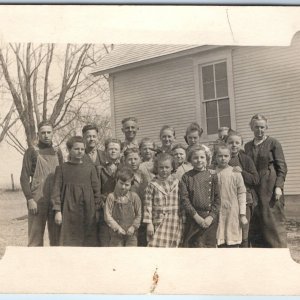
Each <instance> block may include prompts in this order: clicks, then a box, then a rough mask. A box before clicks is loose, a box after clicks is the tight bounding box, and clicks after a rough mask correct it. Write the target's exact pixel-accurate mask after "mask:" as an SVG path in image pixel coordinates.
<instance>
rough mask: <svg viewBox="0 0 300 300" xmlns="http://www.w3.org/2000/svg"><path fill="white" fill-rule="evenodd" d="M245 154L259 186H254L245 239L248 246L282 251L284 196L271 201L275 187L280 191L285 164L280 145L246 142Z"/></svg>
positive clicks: (284, 242)
mask: <svg viewBox="0 0 300 300" xmlns="http://www.w3.org/2000/svg"><path fill="white" fill-rule="evenodd" d="M245 152H246V154H247V155H249V156H250V157H251V158H252V159H253V161H254V163H255V166H256V169H257V172H258V174H259V177H260V183H259V185H258V186H257V187H256V192H257V195H258V205H257V206H256V207H255V209H254V212H253V217H252V220H251V223H250V229H249V239H250V242H251V244H252V247H265V248H285V247H287V233H286V229H285V214H284V195H282V196H281V197H280V200H278V201H276V199H275V188H276V187H279V188H281V189H282V190H283V187H284V181H285V177H286V174H287V165H286V162H285V158H284V154H283V151H282V147H281V144H280V143H279V142H278V141H277V140H276V139H274V138H272V137H267V138H266V139H265V140H264V141H263V142H262V143H261V144H259V145H255V144H254V141H250V142H248V143H247V144H246V145H245Z"/></svg>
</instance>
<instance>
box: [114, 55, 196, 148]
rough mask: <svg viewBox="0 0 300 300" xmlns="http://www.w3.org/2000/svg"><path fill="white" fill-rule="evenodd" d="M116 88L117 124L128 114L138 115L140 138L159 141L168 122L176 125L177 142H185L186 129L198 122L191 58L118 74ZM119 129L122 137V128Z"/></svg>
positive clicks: (119, 135)
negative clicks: (160, 133)
mask: <svg viewBox="0 0 300 300" xmlns="http://www.w3.org/2000/svg"><path fill="white" fill-rule="evenodd" d="M114 87H115V93H114V97H115V102H116V103H117V104H116V107H115V113H116V123H117V124H121V120H122V119H123V118H124V117H126V116H136V117H137V118H138V119H139V126H140V131H139V132H138V138H139V139H141V138H143V137H146V136H148V137H150V138H152V139H154V140H155V141H156V142H157V143H158V144H160V143H159V130H160V128H161V126H163V125H165V124H169V125H171V126H173V127H174V128H175V131H176V137H177V141H178V142H184V140H183V136H184V133H185V132H184V131H185V128H186V127H187V126H188V125H189V123H190V122H192V121H196V113H195V110H194V109H193V108H194V106H195V91H194V78H193V65H192V60H191V59H186V58H182V59H178V60H176V61H173V62H164V63H159V64H154V65H151V66H148V67H141V68H136V69H132V70H129V71H126V72H120V73H116V74H115V85H114ZM149 124H151V125H149ZM116 132H117V137H118V138H121V139H123V134H122V132H121V128H120V127H119V128H117V131H116Z"/></svg>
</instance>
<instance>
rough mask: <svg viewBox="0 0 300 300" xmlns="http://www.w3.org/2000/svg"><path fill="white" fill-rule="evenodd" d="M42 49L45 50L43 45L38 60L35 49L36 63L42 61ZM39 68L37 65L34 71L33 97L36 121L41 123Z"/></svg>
mask: <svg viewBox="0 0 300 300" xmlns="http://www.w3.org/2000/svg"><path fill="white" fill-rule="evenodd" d="M42 50H43V47H40V51H39V57H38V60H37V59H36V52H35V51H34V60H35V64H36V65H37V64H38V65H39V64H40V62H41V56H42ZM38 70H39V69H38V67H35V68H34V71H33V82H32V97H33V106H34V112H35V118H36V122H37V123H38V124H39V123H40V122H41V118H40V111H39V106H38V99H37V98H38V96H37V77H38Z"/></svg>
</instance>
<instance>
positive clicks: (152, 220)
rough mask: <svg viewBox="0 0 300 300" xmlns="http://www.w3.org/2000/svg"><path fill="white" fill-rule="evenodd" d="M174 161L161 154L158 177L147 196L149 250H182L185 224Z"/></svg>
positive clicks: (149, 188)
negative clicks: (165, 248)
mask: <svg viewBox="0 0 300 300" xmlns="http://www.w3.org/2000/svg"><path fill="white" fill-rule="evenodd" d="M172 163H173V158H172V156H171V155H169V154H167V153H161V154H159V155H158V156H157V157H156V159H155V161H154V169H155V170H156V171H157V174H158V175H157V176H156V177H155V178H154V179H152V181H151V182H150V183H149V185H148V187H147V189H146V193H145V203H144V219H143V222H144V223H146V224H147V239H148V247H178V245H179V243H180V241H181V237H182V230H183V222H182V216H181V209H180V203H179V197H178V179H177V178H175V177H173V176H172V175H171V171H172Z"/></svg>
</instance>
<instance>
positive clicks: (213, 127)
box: [206, 118, 218, 134]
mask: <svg viewBox="0 0 300 300" xmlns="http://www.w3.org/2000/svg"><path fill="white" fill-rule="evenodd" d="M206 124H207V134H215V133H217V132H218V119H217V118H211V119H207V120H206Z"/></svg>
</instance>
